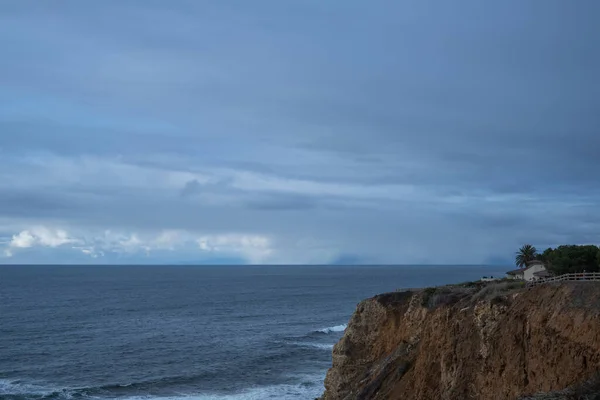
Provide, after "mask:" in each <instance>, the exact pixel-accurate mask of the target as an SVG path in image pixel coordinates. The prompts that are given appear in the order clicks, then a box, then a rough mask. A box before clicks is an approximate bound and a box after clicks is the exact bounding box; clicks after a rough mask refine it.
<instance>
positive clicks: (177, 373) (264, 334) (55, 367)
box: [0, 266, 502, 400]
mask: <svg viewBox="0 0 600 400" xmlns="http://www.w3.org/2000/svg"><path fill="white" fill-rule="evenodd" d="M501 272H502V269H498V268H493V267H460V266H445V267H442V266H440V267H430V266H427V267H425V266H413V267H408V266H371V267H368V266H352V267H342V266H326V267H324V266H236V267H229V266H218V267H207V266H201V267H194V266H5V267H0V399H11V400H17V399H18V400H22V399H84V400H85V399H142V398H144V399H146V398H148V399H181V398H185V399H199V400H208V399H211V400H213V399H214V400H247V399H280V400H286V399H314V398H315V397H317V396H319V395H320V394H321V393H322V392H323V379H324V377H325V373H326V371H327V369H328V368H329V367H330V365H331V349H332V347H333V344H334V343H335V342H336V341H338V340H339V339H340V337H341V335H342V334H343V330H344V328H345V324H346V323H347V321H348V319H349V318H350V316H351V314H352V312H353V311H354V308H355V307H356V304H357V303H358V302H359V301H360V300H362V299H364V298H366V297H370V296H373V295H375V294H378V293H382V292H386V291H393V290H396V289H399V288H409V287H425V286H433V285H438V284H443V283H451V282H461V281H465V280H473V279H478V278H480V277H481V276H482V275H490V274H495V275H499V274H500V273H501Z"/></svg>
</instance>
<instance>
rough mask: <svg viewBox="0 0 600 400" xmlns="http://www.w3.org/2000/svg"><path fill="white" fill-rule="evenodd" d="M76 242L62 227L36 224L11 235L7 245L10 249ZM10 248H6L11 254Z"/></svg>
mask: <svg viewBox="0 0 600 400" xmlns="http://www.w3.org/2000/svg"><path fill="white" fill-rule="evenodd" d="M78 242H79V240H77V239H73V238H71V237H69V235H68V234H67V232H66V231H64V230H62V229H48V228H46V227H43V226H38V227H34V228H32V229H31V230H24V231H22V232H20V233H18V234H16V235H13V236H12V240H11V241H10V242H9V243H8V247H9V248H11V249H26V248H30V247H33V246H44V247H59V246H63V245H66V244H73V243H78ZM11 249H7V251H8V253H10V254H12V250H11ZM8 253H7V254H8Z"/></svg>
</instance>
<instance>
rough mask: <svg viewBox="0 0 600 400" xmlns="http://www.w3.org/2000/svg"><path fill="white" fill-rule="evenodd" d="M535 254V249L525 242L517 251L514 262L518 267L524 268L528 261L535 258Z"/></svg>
mask: <svg viewBox="0 0 600 400" xmlns="http://www.w3.org/2000/svg"><path fill="white" fill-rule="evenodd" d="M536 255H537V249H536V248H535V247H534V246H532V245H530V244H525V245H523V246H521V248H520V249H519V251H517V255H516V257H515V264H517V267H519V268H525V267H526V266H527V265H528V264H529V263H530V262H532V261H533V260H535V259H536Z"/></svg>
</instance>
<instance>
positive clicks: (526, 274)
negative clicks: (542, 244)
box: [506, 260, 550, 281]
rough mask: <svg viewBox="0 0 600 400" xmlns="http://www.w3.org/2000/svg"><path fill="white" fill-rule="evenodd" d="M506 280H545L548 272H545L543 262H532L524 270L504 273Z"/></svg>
mask: <svg viewBox="0 0 600 400" xmlns="http://www.w3.org/2000/svg"><path fill="white" fill-rule="evenodd" d="M506 275H507V277H508V278H512V279H521V280H525V281H533V280H536V279H542V278H547V277H548V276H549V275H550V272H549V271H548V270H546V266H545V265H544V263H543V262H541V261H538V260H534V261H532V262H530V263H529V264H528V265H527V267H526V268H520V269H515V270H512V271H508V272H507V273H506Z"/></svg>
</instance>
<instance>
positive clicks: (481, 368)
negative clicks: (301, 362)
mask: <svg viewBox="0 0 600 400" xmlns="http://www.w3.org/2000/svg"><path fill="white" fill-rule="evenodd" d="M482 290H487V294H486V293H483V294H482V293H481V292H482ZM598 370H600V284H598V283H593V282H575V283H570V284H562V285H558V286H550V285H547V286H540V287H535V288H532V289H517V290H507V291H503V290H502V288H500V289H499V290H495V289H493V288H492V290H490V288H483V289H482V288H472V289H468V288H459V289H458V288H457V289H448V290H446V291H443V292H440V293H435V292H434V290H433V289H430V290H424V291H419V292H396V293H389V294H384V295H379V296H376V297H374V298H371V299H368V300H365V301H363V302H361V303H360V304H359V305H358V307H357V309H356V312H355V313H354V315H353V316H352V318H351V320H350V323H349V324H348V328H347V329H346V332H345V335H344V337H343V338H342V339H341V340H340V341H339V342H338V343H337V344H336V346H335V347H334V350H333V366H332V368H331V369H330V370H329V372H328V373H327V377H326V379H325V387H326V391H325V393H324V395H323V397H322V399H323V400H342V399H343V400H350V399H364V400H366V399H394V400H395V399H407V400H412V399H414V400H417V399H419V400H421V399H422V400H437V399H442V400H444V399H445V400H454V399H456V400H466V399H492V400H500V399H517V398H519V397H520V396H524V395H528V394H534V393H538V392H550V391H553V390H561V389H564V388H566V387H568V386H570V385H573V384H576V383H578V382H581V381H584V380H586V379H588V378H590V377H591V376H593V375H594V374H595V373H596V372H597V371H598Z"/></svg>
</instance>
